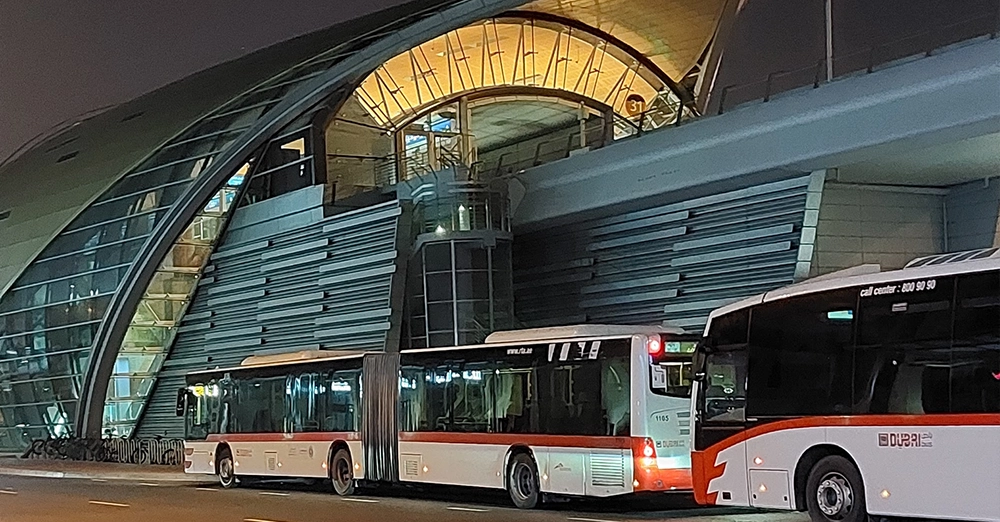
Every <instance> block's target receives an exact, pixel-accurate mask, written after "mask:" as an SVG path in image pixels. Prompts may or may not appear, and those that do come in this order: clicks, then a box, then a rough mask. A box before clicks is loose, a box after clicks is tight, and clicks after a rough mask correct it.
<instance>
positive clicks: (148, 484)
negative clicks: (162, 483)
mask: <svg viewBox="0 0 1000 522" xmlns="http://www.w3.org/2000/svg"><path fill="white" fill-rule="evenodd" d="M139 485H140V486H149V487H151V488H155V487H157V486H159V484H153V483H152V482H140V483H139Z"/></svg>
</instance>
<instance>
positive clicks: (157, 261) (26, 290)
mask: <svg viewBox="0 0 1000 522" xmlns="http://www.w3.org/2000/svg"><path fill="white" fill-rule="evenodd" d="M522 3H523V1H522V0H508V1H505V2H494V3H491V4H489V5H487V6H484V5H483V3H481V2H478V1H451V2H442V1H424V2H414V3H411V4H407V5H404V6H402V7H400V8H397V9H393V10H390V11H388V12H383V13H379V14H378V15H374V16H371V17H368V18H366V19H361V20H355V21H353V22H351V23H350V24H348V25H347V26H345V27H346V29H345V27H341V28H339V29H340V30H339V31H333V30H331V31H324V32H323V34H322V35H317V36H312V37H307V38H305V39H304V40H299V41H296V42H293V44H294V43H297V44H298V45H299V46H300V47H299V48H298V49H295V51H296V52H297V56H298V57H299V58H298V63H296V62H295V61H293V60H291V59H289V57H288V55H287V53H286V54H285V55H283V56H277V57H276V56H274V54H279V53H272V54H271V55H269V56H263V57H262V56H257V58H258V59H263V63H262V64H259V70H260V71H267V70H268V69H270V70H274V66H275V64H277V65H278V66H279V67H280V64H281V62H282V61H284V62H285V63H287V64H288V65H285V66H284V67H285V68H284V70H283V71H282V70H281V69H278V71H277V72H276V74H274V75H273V76H271V77H270V78H267V79H265V80H264V81H260V80H258V83H257V85H255V86H253V87H252V88H250V89H249V90H246V91H244V92H243V93H242V94H239V95H237V96H235V97H233V98H231V99H229V100H228V101H225V102H224V103H223V102H222V101H216V102H215V103H216V106H215V108H214V109H211V110H206V109H208V108H207V107H204V106H203V105H201V104H192V107H194V108H197V107H202V110H203V111H205V112H204V113H203V116H200V117H198V118H192V119H191V120H188V121H189V122H190V121H193V123H189V124H188V125H187V126H186V128H184V127H183V126H181V127H180V128H178V126H176V124H175V127H174V129H176V130H174V131H173V132H175V133H176V134H175V135H174V136H173V137H172V138H169V139H165V138H161V139H164V141H161V142H160V143H161V144H160V145H159V146H157V147H156V148H155V149H154V151H153V152H152V153H147V154H146V157H145V158H144V159H142V160H141V161H138V160H134V161H136V163H135V164H134V166H132V167H130V168H126V169H124V170H121V171H119V172H120V174H118V175H117V176H115V177H113V178H112V179H113V180H114V181H112V182H111V183H110V184H108V185H105V188H102V189H98V190H96V192H97V193H98V194H99V195H98V196H96V197H95V198H94V199H92V200H91V201H90V202H89V203H85V204H84V205H83V206H82V207H78V208H79V210H78V211H77V212H78V213H77V214H76V215H75V217H73V219H72V221H70V222H69V224H68V225H65V226H63V227H62V230H61V231H60V232H59V233H58V234H56V236H55V237H54V238H52V239H51V240H50V241H49V243H48V245H47V246H46V247H45V248H44V249H43V250H42V251H41V252H40V253H39V254H37V255H35V257H34V260H33V261H32V262H31V263H30V264H28V265H27V267H26V268H24V269H23V271H22V273H21V275H20V276H18V277H17V278H16V279H14V280H12V282H11V283H10V284H9V289H8V291H7V292H5V293H4V295H3V296H2V298H0V342H3V348H4V350H3V351H2V353H0V356H2V359H0V365H2V368H0V370H2V371H0V391H2V392H4V393H5V394H7V395H5V397H4V399H5V400H4V405H5V408H4V409H3V411H2V413H0V448H8V449H12V448H18V447H23V446H25V445H26V444H27V443H28V442H30V439H32V438H46V437H51V436H67V435H70V434H79V435H88V436H98V435H100V434H101V433H102V425H103V417H104V411H105V402H106V397H107V396H108V383H109V379H110V377H111V376H112V375H113V374H114V366H115V361H116V359H118V355H119V351H120V349H121V347H122V346H123V344H124V342H125V335H126V332H128V330H129V326H130V324H131V323H132V322H133V319H134V318H135V317H136V311H137V309H138V307H139V305H140V303H141V302H142V300H143V297H144V294H145V292H146V291H147V289H148V288H149V286H150V283H151V282H152V280H153V278H154V276H155V275H156V273H157V271H158V269H160V268H161V266H162V264H163V262H164V260H165V259H166V256H167V255H168V254H169V253H170V252H171V249H172V248H173V247H174V246H175V245H176V244H178V240H179V239H180V238H181V237H182V236H183V234H184V233H185V231H186V230H187V229H189V227H190V226H191V225H192V223H193V222H194V220H195V218H196V217H198V216H199V215H202V210H203V209H204V208H205V206H206V205H207V204H208V202H209V201H210V200H211V199H212V198H213V197H214V196H215V195H217V194H218V193H219V191H220V190H221V188H222V187H223V186H224V185H225V184H226V183H227V181H228V180H229V179H230V178H231V177H232V176H233V175H234V174H235V173H236V172H237V170H238V169H239V168H240V166H241V165H243V164H244V163H246V162H247V161H248V159H250V156H251V154H253V152H254V151H255V150H257V149H258V148H260V147H261V146H262V145H263V144H265V143H266V142H267V141H268V140H270V139H271V138H273V137H274V136H276V135H277V134H278V133H279V132H281V130H282V129H283V128H285V127H286V126H287V125H288V124H290V123H292V122H293V121H294V120H295V119H296V118H298V117H299V116H301V115H302V114H305V113H307V112H308V111H309V110H310V109H311V108H312V107H314V106H316V105H317V104H319V103H320V102H322V101H324V100H326V99H327V98H329V97H330V96H331V95H333V94H334V93H336V92H341V93H342V94H341V96H347V95H349V94H350V91H351V89H352V88H353V84H354V83H355V82H357V78H358V77H359V75H360V74H361V72H362V71H368V70H372V69H374V68H375V67H377V66H378V65H379V63H381V62H383V61H385V60H388V59H389V58H391V57H392V56H393V55H396V54H399V53H400V52H401V51H403V50H405V49H407V48H410V47H412V46H414V45H417V44H419V43H420V42H421V41H423V40H424V39H426V37H427V36H426V35H429V34H442V33H445V32H447V31H450V30H453V29H455V28H457V27H460V26H462V25H466V24H469V23H472V22H474V21H476V20H479V19H483V18H487V17H490V16H494V15H496V14H497V13H499V12H503V11H505V10H508V9H511V8H514V7H517V6H518V5H520V4H522ZM335 34H336V35H339V39H336V40H333V39H331V36H333V35H335ZM320 36H321V37H320ZM323 40H325V45H324V43H323ZM338 42H339V43H338ZM302 47H305V48H306V49H309V48H310V47H311V48H312V49H314V51H312V52H309V51H308V50H305V51H304V50H303V49H302ZM302 57H305V59H304V60H303V58H302ZM276 58H277V59H276ZM282 59H283V60H282ZM242 65H243V67H247V65H246V64H242ZM223 68H224V69H227V71H228V72H233V71H232V69H233V65H227V66H223ZM217 80H218V79H217ZM247 83H249V82H247ZM250 85H252V84H250ZM198 88H200V89H205V85H204V84H202V85H199V86H198ZM167 90H168V92H169V91H170V89H167ZM196 92H197V91H196ZM191 94H193V93H191ZM189 96H190V94H189ZM230 96H232V95H231V94H230ZM209 99H211V97H209ZM216 100H218V98H216ZM140 101H142V100H140ZM165 101H166V102H167V103H168V105H169V104H170V103H173V104H176V103H177V101H178V100H176V99H175V100H165ZM132 110H135V109H132ZM119 112H120V111H111V113H113V116H112V117H115V116H117V117H120V118H121V119H125V118H127V117H128V115H127V114H126V115H125V116H122V115H121V114H119ZM137 112H141V109H140V110H139V111H137ZM102 116H103V115H102ZM162 128H167V129H169V128H170V127H169V126H166V125H161V129H160V131H161V132H162ZM161 136H162V134H161ZM59 138H60V137H59V136H57V137H55V138H53V139H50V140H49V141H47V142H46V143H43V144H41V145H39V146H38V147H37V148H39V149H40V148H44V147H51V146H53V145H54V142H57V141H58V140H59ZM153 139H156V138H153ZM147 143H148V142H147ZM147 147H148V146H147ZM136 148H137V150H139V151H141V150H143V148H142V146H139V147H136ZM145 150H149V149H148V148H146V149H145ZM133 154H134V153H133ZM132 157H134V155H133V156H132ZM33 159H34V155H33V154H32V153H29V154H26V155H25V157H23V158H21V159H19V160H18V162H14V165H11V166H9V168H17V166H18V163H21V162H24V163H28V162H30V161H31V160H33ZM70 159H72V158H70ZM104 175H105V176H106V178H105V179H107V177H109V176H108V173H107V172H106V171H105V174H104ZM105 183H107V182H105ZM91 190H94V189H91ZM64 215H65V214H64ZM206 254H207V253H206ZM22 266H24V265H22ZM4 341H6V342H4ZM147 348H148V346H147ZM158 348H160V349H162V350H165V349H166V347H164V346H160V347H158ZM161 360H162V357H161ZM157 366H158V364H157V363H156V362H155V361H153V362H152V363H149V366H148V373H149V374H150V375H151V376H153V375H155V373H156V371H157V370H158V368H157ZM151 378H155V377H151ZM150 384H151V383H150ZM36 390H37V391H36ZM140 402H142V401H140ZM141 409H142V406H141V405H138V406H136V407H135V408H134V410H133V418H134V419H138V417H139V415H141Z"/></svg>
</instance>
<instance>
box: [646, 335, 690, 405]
mask: <svg viewBox="0 0 1000 522" xmlns="http://www.w3.org/2000/svg"><path fill="white" fill-rule="evenodd" d="M697 346H698V343H697V342H696V341H670V340H667V341H666V342H664V343H663V350H662V351H661V352H660V353H658V354H651V355H650V364H649V377H650V378H649V385H650V391H652V392H653V393H655V394H657V395H667V396H670V397H690V396H691V379H692V378H691V375H692V364H691V359H692V356H693V354H694V351H695V348H696V347H697Z"/></svg>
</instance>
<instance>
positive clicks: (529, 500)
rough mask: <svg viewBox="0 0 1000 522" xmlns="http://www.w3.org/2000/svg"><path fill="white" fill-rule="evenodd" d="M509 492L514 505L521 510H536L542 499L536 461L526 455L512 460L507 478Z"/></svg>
mask: <svg viewBox="0 0 1000 522" xmlns="http://www.w3.org/2000/svg"><path fill="white" fill-rule="evenodd" d="M507 492H508V493H510V499H511V500H513V501H514V505H515V506H517V507H519V508H521V509H534V508H535V506H537V505H538V500H539V499H540V498H541V492H540V491H539V487H538V470H537V469H535V461H534V460H533V459H532V458H531V457H530V456H529V455H527V454H525V453H518V454H517V455H514V457H513V458H512V459H511V463H510V470H509V475H508V477H507Z"/></svg>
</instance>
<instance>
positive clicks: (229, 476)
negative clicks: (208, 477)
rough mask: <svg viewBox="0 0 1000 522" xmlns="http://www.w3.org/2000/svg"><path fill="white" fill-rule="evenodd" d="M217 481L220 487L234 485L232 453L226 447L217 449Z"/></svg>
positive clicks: (234, 474)
mask: <svg viewBox="0 0 1000 522" xmlns="http://www.w3.org/2000/svg"><path fill="white" fill-rule="evenodd" d="M219 482H220V483H221V484H222V487H224V488H226V489H229V488H235V487H236V482H237V481H236V467H235V466H233V455H232V453H231V452H230V451H229V449H228V448H223V449H221V450H219Z"/></svg>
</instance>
